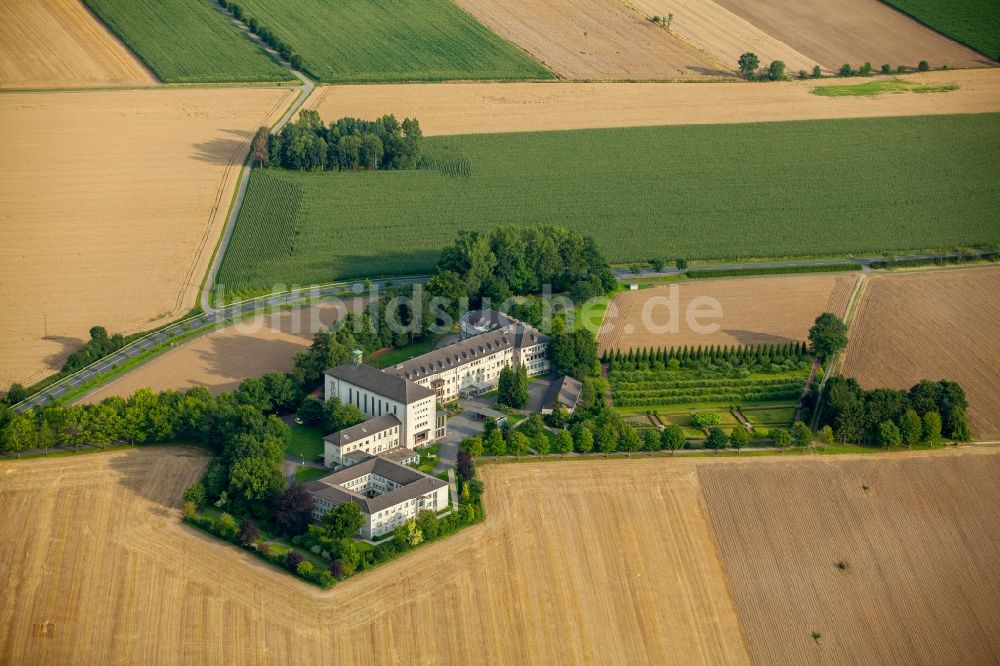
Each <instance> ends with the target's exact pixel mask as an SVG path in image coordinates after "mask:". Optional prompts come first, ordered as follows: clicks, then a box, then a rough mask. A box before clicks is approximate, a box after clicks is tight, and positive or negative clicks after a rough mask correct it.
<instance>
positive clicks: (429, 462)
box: [414, 444, 447, 478]
mask: <svg viewBox="0 0 1000 666" xmlns="http://www.w3.org/2000/svg"><path fill="white" fill-rule="evenodd" d="M440 448H441V445H440V444H432V445H430V446H428V447H427V448H426V449H420V450H419V451H418V453H419V454H420V464H418V465H414V467H416V468H417V469H418V470H420V471H421V472H423V473H424V474H430V473H431V472H433V471H434V468H435V467H437V464H438V463H439V462H441V459H440V458H438V457H437V453H438V450H439V449H440ZM428 454H430V455H432V456H434V457H433V458H430V457H428ZM445 478H447V475H445Z"/></svg>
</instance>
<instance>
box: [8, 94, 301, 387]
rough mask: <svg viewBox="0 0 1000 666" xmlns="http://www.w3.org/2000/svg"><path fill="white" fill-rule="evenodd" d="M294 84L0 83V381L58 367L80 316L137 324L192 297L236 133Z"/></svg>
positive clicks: (86, 325) (245, 132)
mask: <svg viewBox="0 0 1000 666" xmlns="http://www.w3.org/2000/svg"><path fill="white" fill-rule="evenodd" d="M294 94H295V93H294V92H293V91H288V90H274V89H271V90H268V89H256V90H237V89H230V90H204V89H189V90H167V89H158V90H146V91H115V92H75V93H7V94H3V95H0V123H2V124H3V126H4V128H5V138H6V142H5V150H4V151H3V152H2V154H0V174H3V181H4V185H3V188H0V211H2V212H0V219H2V220H3V228H4V242H3V243H2V244H0V285H2V286H3V294H4V295H3V303H2V307H3V309H2V315H0V322H2V323H0V333H2V335H0V387H5V386H7V385H9V384H10V383H12V382H21V383H25V384H29V383H31V382H34V381H37V380H39V379H41V378H42V377H44V376H46V375H48V374H50V373H51V372H54V371H56V370H58V369H59V367H60V366H61V365H62V361H63V360H64V359H65V357H66V356H67V354H69V353H70V352H71V351H73V350H74V349H75V348H76V347H77V346H78V345H80V344H81V343H82V342H83V340H84V339H86V338H87V332H88V330H89V329H90V327H91V326H94V325H102V326H105V327H106V328H107V329H108V330H109V331H112V332H122V333H130V332H135V331H141V330H148V329H151V328H154V327H155V326H157V325H158V324H161V323H163V322H165V321H168V320H169V319H171V318H175V317H179V316H180V315H182V314H183V313H185V312H187V311H188V310H189V309H190V308H191V307H193V306H194V304H195V300H196V296H197V291H198V288H199V286H200V283H201V280H202V278H203V276H204V274H205V270H206V268H207V265H208V261H209V259H210V257H211V254H212V251H213V249H214V248H215V244H216V242H217V241H218V237H219V234H220V233H221V229H222V226H223V223H224V220H225V216H226V213H227V211H228V208H229V203H230V201H231V199H232V193H233V189H234V187H235V185H236V182H237V180H238V176H239V172H240V165H241V163H242V161H243V159H244V157H245V156H246V151H247V142H248V140H249V137H250V134H251V133H252V132H253V130H254V129H256V127H258V126H259V125H261V124H269V123H270V122H273V121H274V120H276V119H277V117H278V116H279V115H280V112H281V111H282V110H283V109H284V108H286V106H287V104H288V103H289V101H290V99H291V96H292V95H294ZM46 328H47V334H48V337H44V336H46Z"/></svg>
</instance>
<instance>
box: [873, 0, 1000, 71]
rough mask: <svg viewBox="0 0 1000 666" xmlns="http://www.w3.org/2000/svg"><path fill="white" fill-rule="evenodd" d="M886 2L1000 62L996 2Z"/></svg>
mask: <svg viewBox="0 0 1000 666" xmlns="http://www.w3.org/2000/svg"><path fill="white" fill-rule="evenodd" d="M885 2H887V3H889V4H890V5H892V6H893V7H895V8H896V9H899V10H900V11H902V12H906V13H907V14H909V15H910V16H912V17H914V18H916V19H917V20H918V21H920V22H921V23H925V24H927V25H929V26H931V27H932V28H934V29H935V30H938V31H939V32H942V33H944V34H946V35H948V36H949V37H951V38H952V39H955V40H958V41H960V42H962V43H963V44H968V45H969V46H971V47H972V48H974V49H976V50H977V51H979V52H980V53H983V54H985V55H987V56H989V57H990V58H992V59H993V60H1000V11H998V10H997V3H996V2H994V0H885Z"/></svg>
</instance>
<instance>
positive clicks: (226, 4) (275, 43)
mask: <svg viewBox="0 0 1000 666" xmlns="http://www.w3.org/2000/svg"><path fill="white" fill-rule="evenodd" d="M218 2H219V6H220V7H222V8H223V9H225V10H228V11H229V12H230V13H231V14H232V15H233V16H235V17H236V19H237V20H239V21H243V23H245V24H246V26H247V27H248V28H250V32H252V33H254V34H255V35H257V36H258V37H260V40H261V41H262V42H264V43H265V44H267V45H268V46H270V47H271V48H272V49H274V50H275V51H277V52H278V53H279V54H280V55H281V57H282V58H284V59H285V60H286V61H288V63H289V64H290V65H291V66H292V67H293V68H294V69H298V70H301V69H302V68H303V67H304V66H305V63H304V62H303V60H302V56H300V55H299V54H298V53H295V52H294V51H292V47H291V46H289V45H288V44H286V43H285V42H284V41H282V40H281V39H279V38H278V36H277V35H275V34H274V33H273V32H271V30H269V29H268V28H267V27H265V26H263V25H261V24H260V21H258V20H257V19H256V18H254V17H253V16H250V14H249V13H248V12H247V11H246V10H245V9H243V8H242V7H240V6H239V5H238V4H236V3H235V2H231V1H230V0H218Z"/></svg>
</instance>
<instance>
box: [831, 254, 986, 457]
mask: <svg viewBox="0 0 1000 666" xmlns="http://www.w3.org/2000/svg"><path fill="white" fill-rule="evenodd" d="M997 294H1000V268H997V267H987V268H965V269H957V270H943V271H927V272H916V273H902V274H897V275H879V276H873V277H872V278H871V279H869V281H868V284H867V285H865V290H864V292H863V293H862V298H861V302H860V305H859V309H858V314H857V316H856V317H855V318H854V321H853V322H852V324H851V331H850V342H849V343H848V346H847V351H846V352H845V354H844V362H843V373H844V374H845V375H847V376H849V377H856V378H857V379H858V381H859V382H860V383H861V385H862V386H864V387H865V388H877V387H881V386H884V387H889V388H898V389H908V388H910V387H911V386H913V385H914V384H916V383H917V382H918V381H920V380H921V379H931V380H938V379H950V380H952V381H956V382H959V383H960V384H961V385H962V386H963V387H964V388H965V392H966V394H967V396H968V398H969V410H968V416H969V427H970V428H971V430H972V434H973V435H974V436H975V437H976V438H977V439H984V440H992V439H1000V375H998V374H997V368H1000V344H998V337H997V336H998V331H1000V298H998V297H997Z"/></svg>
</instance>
